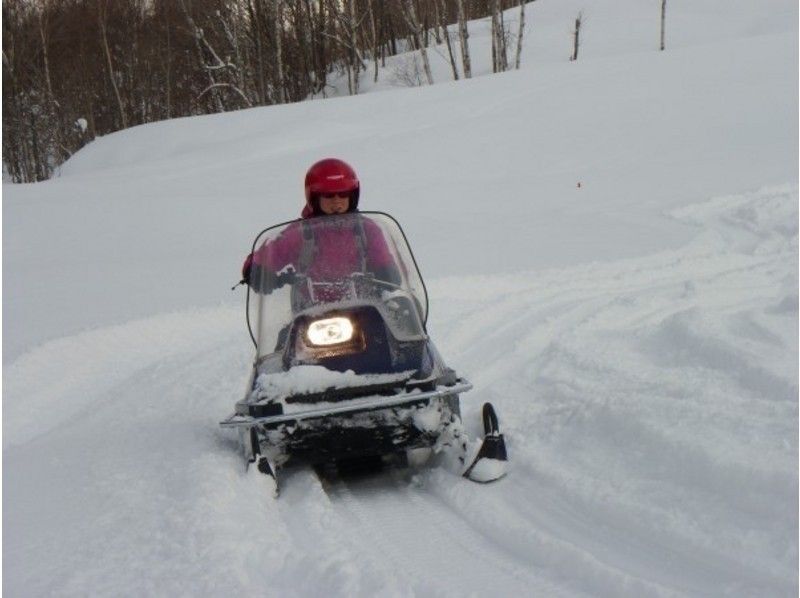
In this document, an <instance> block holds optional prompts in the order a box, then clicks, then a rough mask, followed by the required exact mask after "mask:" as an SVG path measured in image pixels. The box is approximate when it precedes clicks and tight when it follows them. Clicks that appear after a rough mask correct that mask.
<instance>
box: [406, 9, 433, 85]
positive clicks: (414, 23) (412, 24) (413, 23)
mask: <svg viewBox="0 0 800 598" xmlns="http://www.w3.org/2000/svg"><path fill="white" fill-rule="evenodd" d="M404 5H405V9H406V20H407V21H408V25H409V28H410V29H411V30H412V36H413V38H414V43H415V44H416V45H417V47H418V48H419V53H420V56H422V68H423V69H424V71H425V78H426V79H427V80H428V85H433V74H432V73H431V63H430V61H429V60H428V50H427V48H426V47H425V45H424V44H423V43H422V31H421V27H420V24H419V20H418V19H417V11H416V9H415V8H414V0H404Z"/></svg>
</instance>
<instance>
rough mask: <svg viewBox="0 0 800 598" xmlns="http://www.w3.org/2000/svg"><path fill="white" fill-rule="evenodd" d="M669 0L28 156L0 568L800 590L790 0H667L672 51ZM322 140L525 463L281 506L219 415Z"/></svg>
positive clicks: (379, 589)
mask: <svg viewBox="0 0 800 598" xmlns="http://www.w3.org/2000/svg"><path fill="white" fill-rule="evenodd" d="M652 4H653V6H652V7H649V6H648V7H647V8H645V5H644V4H643V3H641V2H635V1H634V0H618V1H617V2H600V1H598V2H592V3H590V4H588V5H583V4H581V3H579V2H573V1H572V0H569V1H566V0H565V1H564V2H556V1H554V0H538V1H537V2H536V3H534V4H531V5H529V6H528V15H527V17H528V20H529V23H531V29H529V31H528V33H527V34H526V35H527V36H528V37H527V39H528V40H529V43H528V45H527V46H526V49H525V54H524V56H523V69H522V70H520V71H517V72H511V73H506V74H503V75H499V76H492V77H488V76H484V77H477V78H475V79H472V80H470V81H462V82H459V83H439V84H437V85H435V86H433V87H423V88H416V89H392V85H391V84H390V83H388V81H389V80H390V78H391V76H392V73H391V69H392V67H391V65H390V66H388V67H387V70H386V71H385V72H384V73H382V75H381V76H382V81H383V83H379V84H378V85H375V86H374V89H371V87H373V86H371V85H367V86H366V91H368V92H369V91H383V92H384V93H365V94H364V95H362V96H359V97H355V98H337V99H332V100H325V101H312V102H306V103H302V104H295V105H290V106H282V107H273V108H265V109H255V110H248V111H242V112H237V113H233V114H225V115H216V116H209V117H203V118H194V119H182V120H175V121H169V122H164V123H157V124H154V125H148V126H144V127H137V128H135V129H131V130H128V131H124V132H121V133H118V134H115V135H111V136H108V137H106V138H104V139H100V140H98V141H96V142H95V143H93V144H91V145H90V146H88V147H87V148H85V149H84V150H82V151H81V152H80V153H79V154H78V155H76V156H75V157H74V158H73V159H72V160H71V161H70V162H68V163H67V164H66V165H65V167H64V168H63V172H62V175H61V176H60V177H59V178H57V179H54V180H52V181H49V182H46V183H41V184H37V185H24V186H11V185H4V186H3V192H4V197H3V217H4V218H3V267H4V275H3V283H4V285H3V288H4V294H3V316H4V317H3V320H4V326H3V333H4V334H3V353H4V354H3V362H4V369H3V482H4V485H3V524H4V535H3V574H4V576H3V590H4V591H5V592H6V594H7V595H9V596H42V595H81V596H82V595H103V596H120V595H122V596H134V595H135V596H140V595H220V594H259V595H261V594H266V595H276V596H278V595H279V596H312V595H319V594H321V593H325V594H331V595H341V596H345V595H347V596H350V595H364V596H366V595H374V594H381V595H393V596H394V595H396V596H410V595H417V596H462V595H465V594H466V595H472V594H475V595H477V594H483V593H486V592H487V591H492V592H494V593H496V594H497V595H546V596H551V595H552V596H559V595H565V596H578V595H589V596H643V595H702V596H707V595H737V596H756V595H758V596H761V595H769V596H793V595H796V594H797V590H798V569H797V562H798V542H797V532H798V512H797V501H798V462H797V451H798V435H797V420H798V410H797V406H798V402H797V398H798V397H797V394H798V371H797V360H798V337H797V327H798V274H797V273H798V257H797V256H798V244H797V231H798V226H797V222H798V191H797V160H798V152H797V129H798V123H797V72H798V68H797V31H796V23H797V6H796V3H794V2H789V1H786V0H774V1H771V2H760V3H752V2H729V1H727V2H723V1H721V0H703V1H697V0H695V1H694V2H688V1H683V2H681V1H678V0H676V1H675V2H672V1H671V2H670V3H669V4H668V11H669V12H668V28H667V33H668V37H667V45H668V51H667V52H663V53H659V52H657V51H655V50H654V49H655V47H656V44H657V41H658V40H657V35H658V8H659V7H658V6H657V4H659V3H656V2H654V3H652ZM580 9H583V10H584V15H585V16H586V18H585V23H584V27H585V30H584V33H583V34H582V35H583V38H584V40H585V44H584V47H583V48H582V50H581V58H580V60H579V61H578V62H577V63H569V62H568V61H567V57H568V55H569V50H570V37H569V31H570V26H571V20H572V19H574V16H575V14H576V13H577V10H580ZM650 13H652V14H650ZM511 14H513V13H511ZM485 27H486V25H485V23H473V29H472V34H473V35H472V38H471V41H472V42H473V46H472V48H473V54H474V55H473V60H474V61H475V62H476V63H477V65H476V71H477V72H479V73H480V72H484V73H485V72H486V71H487V66H486V65H487V58H488V55H489V51H488V46H487V40H486V36H485ZM433 55H434V56H435V57H436V59H437V61H438V62H437V66H435V68H436V77H437V81H444V79H445V78H446V76H447V75H446V73H447V71H446V69H447V68H448V67H447V64H446V62H445V61H444V59H443V58H442V57H441V56H439V55H437V54H436V53H433ZM328 155H335V156H340V157H343V158H345V159H347V160H349V161H350V162H351V163H353V164H354V166H355V167H356V168H357V170H358V171H359V174H360V175H361V177H362V181H363V185H364V190H363V194H362V202H363V203H362V205H363V206H364V207H368V208H376V209H384V210H386V211H389V212H391V213H393V214H395V215H396V216H397V217H398V219H399V220H400V221H401V222H402V223H403V224H404V227H405V229H406V233H407V234H408V236H409V239H410V241H411V243H412V244H413V246H414V249H415V252H416V253H417V258H418V260H419V262H420V265H421V268H422V271H423V274H424V275H425V276H426V279H427V282H428V287H429V292H430V295H431V320H430V330H431V332H432V335H433V337H434V339H435V341H436V343H437V345H438V346H439V349H440V350H441V352H442V353H443V355H444V356H445V358H446V359H447V361H448V362H449V363H450V364H451V365H453V366H455V367H456V369H457V370H459V372H460V373H462V374H464V375H466V376H467V377H468V378H470V379H471V381H472V382H473V383H474V384H475V390H473V391H472V392H470V393H467V394H465V395H464V396H463V397H462V401H463V411H464V416H465V420H466V423H467V426H468V427H470V428H471V429H472V431H475V432H477V430H478V410H479V407H480V405H481V404H482V402H483V401H485V400H491V401H492V402H493V403H495V405H496V406H497V408H498V410H499V414H500V418H501V425H503V426H504V430H505V433H506V438H507V442H508V448H509V452H510V456H511V459H512V469H511V471H510V473H509V475H508V476H507V477H506V478H505V479H504V480H502V481H500V482H498V483H496V484H493V485H489V486H479V485H476V484H472V483H470V482H467V481H465V480H462V479H459V478H457V477H455V476H453V475H452V474H451V473H449V472H447V471H445V470H444V469H428V470H422V471H420V472H416V473H411V472H402V471H400V472H388V473H384V474H381V475H377V476H374V477H368V478H365V479H361V480H351V481H349V482H347V483H337V484H333V485H331V486H330V487H327V488H323V487H322V486H321V485H320V483H319V481H318V480H317V478H316V477H315V476H314V475H313V474H312V473H311V472H309V471H304V470H294V471H289V472H287V474H286V476H285V478H284V485H283V494H282V496H281V498H280V499H279V500H277V501H273V500H272V499H270V498H269V497H268V495H267V492H266V490H265V488H263V487H262V486H261V484H260V480H259V479H258V478H257V477H253V476H248V475H245V474H244V472H243V467H242V463H241V457H240V455H239V454H238V453H237V451H236V443H235V440H234V439H233V438H232V437H231V436H230V435H228V433H226V432H223V431H222V430H220V429H219V428H218V426H217V422H218V421H219V420H221V419H222V418H224V417H225V416H227V415H228V414H229V412H230V411H231V409H232V406H233V403H234V402H235V401H236V400H238V399H240V398H241V396H242V393H243V391H244V386H245V382H246V376H247V373H248V365H249V361H250V358H251V354H250V352H251V345H250V342H249V338H248V336H247V333H246V331H245V329H244V324H243V317H242V316H243V313H242V306H241V298H242V297H241V293H240V292H237V293H230V291H229V290H228V289H229V287H230V285H232V284H233V283H234V282H236V279H237V274H238V272H237V271H238V268H239V266H240V263H241V259H242V257H243V255H244V253H245V252H246V250H247V247H248V246H249V244H250V242H251V240H252V237H253V236H254V234H255V233H256V232H257V231H258V230H259V229H260V228H261V227H262V226H264V225H266V224H269V223H272V222H277V221H282V220H286V219H288V218H292V217H294V216H295V215H296V214H297V213H298V212H299V209H300V206H301V181H302V176H303V174H304V172H305V169H306V168H307V167H308V165H309V164H310V163H311V162H313V161H314V160H316V159H318V158H320V157H324V156H328ZM578 182H580V183H581V186H580V187H578V185H577V183H578Z"/></svg>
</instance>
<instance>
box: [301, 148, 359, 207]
mask: <svg viewBox="0 0 800 598" xmlns="http://www.w3.org/2000/svg"><path fill="white" fill-rule="evenodd" d="M360 190H361V184H360V183H359V182H358V176H357V175H356V171H355V170H353V169H352V167H351V166H350V165H349V164H348V163H347V162H344V161H343V160H337V159H336V158H326V159H324V160H320V161H319V162H317V163H316V164H314V165H313V166H311V168H309V169H308V172H307V173H306V206H307V208H308V209H310V210H311V211H313V213H318V208H319V202H318V199H319V196H320V195H322V194H326V193H349V194H350V211H351V212H352V211H354V210H355V209H356V208H357V207H358V196H359V192H360Z"/></svg>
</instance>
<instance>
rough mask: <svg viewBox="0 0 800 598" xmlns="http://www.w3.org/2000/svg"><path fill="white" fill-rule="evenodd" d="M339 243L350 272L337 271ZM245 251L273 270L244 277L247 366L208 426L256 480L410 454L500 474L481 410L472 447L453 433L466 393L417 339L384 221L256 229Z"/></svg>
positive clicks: (411, 275) (399, 234) (408, 258)
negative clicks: (234, 393)
mask: <svg viewBox="0 0 800 598" xmlns="http://www.w3.org/2000/svg"><path fill="white" fill-rule="evenodd" d="M326 235H327V236H326ZM331 235H338V237H335V238H336V239H338V240H337V241H336V245H335V246H334V249H335V251H334V252H335V253H336V254H337V256H325V255H323V254H324V253H325V251H332V250H331V249H330V248H326V246H325V243H324V242H323V241H324V240H325V239H328V238H331ZM342 235H344V236H342ZM343 238H344V239H348V242H347V243H342V241H341V239H343ZM348 244H349V245H352V246H353V247H354V248H355V249H353V250H351V252H352V253H354V255H355V256H356V259H355V262H356V264H357V265H356V267H353V265H352V264H350V265H349V266H348V267H344V268H343V267H342V266H341V264H340V265H339V266H338V267H337V266H336V261H337V259H339V255H340V254H342V253H346V252H347V251H346V250H347V248H346V247H344V246H345V245H348ZM329 245H330V243H329ZM287 246H288V247H289V248H290V250H291V251H288V253H287V251H286V247H287ZM252 249H253V253H252V255H254V256H258V257H257V258H256V262H258V261H259V260H261V261H262V262H264V263H276V264H278V265H282V266H283V267H282V268H281V270H280V271H279V272H274V271H272V270H271V269H270V268H267V267H263V268H260V267H255V268H254V271H253V272H252V274H251V275H250V278H249V281H248V282H249V285H248V289H247V308H246V309H247V325H248V329H249V331H250V336H251V338H252V340H253V343H254V345H255V348H256V355H255V362H254V365H253V369H252V373H251V376H250V380H249V383H248V385H247V391H246V394H245V397H244V399H242V400H241V401H239V402H238V403H236V407H235V413H234V414H233V415H231V416H230V417H228V418H227V419H226V420H224V421H223V422H221V423H220V425H221V426H222V427H224V428H235V429H237V430H238V431H239V438H240V441H241V444H242V447H243V451H244V456H245V459H246V461H247V463H248V464H252V465H254V466H255V467H256V468H257V470H258V471H259V472H261V473H263V474H265V475H266V476H269V478H270V480H271V481H272V483H273V484H274V486H273V489H274V492H275V494H276V495H277V493H278V480H277V473H278V471H279V470H280V468H282V467H283V466H285V465H287V464H291V463H306V464H310V465H315V466H317V465H328V464H343V463H347V462H352V461H353V460H358V459H364V458H376V457H377V458H382V459H386V460H389V461H392V460H393V461H395V462H399V463H401V464H402V463H407V462H408V459H407V456H408V455H410V454H414V449H432V450H428V451H427V452H428V453H431V452H432V453H440V452H443V453H445V454H447V455H449V456H450V457H451V461H452V462H454V463H458V464H459V468H460V470H461V471H460V473H461V474H462V475H463V476H465V477H467V478H468V479H470V480H473V481H477V482H490V481H494V480H496V479H499V478H500V477H502V476H503V475H504V474H505V469H506V461H507V455H506V447H505V441H504V439H503V435H502V434H501V433H500V430H499V426H498V421H497V415H496V413H495V410H494V408H493V407H492V405H491V404H490V403H486V404H484V406H483V425H484V432H485V437H484V438H483V439H482V440H481V441H472V440H470V439H469V438H468V437H467V435H466V433H465V432H464V429H463V426H462V424H461V409H460V401H459V394H460V393H463V392H466V391H468V390H470V389H471V388H472V385H471V384H470V383H469V382H468V381H467V380H465V379H464V378H462V377H459V376H458V375H457V374H456V373H455V371H453V370H452V369H450V368H448V367H447V366H446V365H445V363H444V361H443V360H442V357H441V356H440V355H439V353H438V352H437V350H436V348H435V346H434V345H433V343H432V342H431V339H430V338H429V336H428V334H427V330H426V322H427V317H428V296H427V291H426V289H425V285H424V283H423V281H422V277H421V275H420V273H419V269H418V267H417V264H416V261H415V259H414V256H413V253H412V252H411V249H410V247H409V245H408V242H407V240H406V237H405V234H404V233H403V231H402V229H401V228H400V225H399V224H398V223H397V221H396V220H395V219H394V218H392V217H391V216H389V215H388V214H385V213H382V212H354V213H346V214H339V215H332V216H325V217H321V218H311V219H301V220H294V221H291V222H285V223H282V224H278V225H275V226H272V227H270V228H267V229H265V230H264V231H262V232H261V233H260V234H259V235H258V236H257V237H256V239H255V241H254V242H253V246H252ZM276 256H277V257H276ZM281 256H282V260H278V258H280V257H281ZM287 256H288V257H287ZM284 262H285V264H284ZM339 262H341V259H339ZM378 262H381V263H382V264H383V266H384V267H376V266H375V265H374V264H375V263H378ZM332 263H333V264H334V265H333V266H330V264H332ZM386 264H390V267H388V268H387V267H385V265H386ZM425 452H426V451H422V453H423V454H424V453H425ZM416 454H419V451H417V453H416Z"/></svg>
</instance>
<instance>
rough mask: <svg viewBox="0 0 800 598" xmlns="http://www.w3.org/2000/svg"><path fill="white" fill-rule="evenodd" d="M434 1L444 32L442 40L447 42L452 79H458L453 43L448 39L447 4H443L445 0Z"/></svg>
mask: <svg viewBox="0 0 800 598" xmlns="http://www.w3.org/2000/svg"><path fill="white" fill-rule="evenodd" d="M434 3H435V4H434V6H435V7H436V16H437V17H438V20H439V25H440V26H441V28H442V31H443V32H444V41H445V43H446V44H447V55H448V57H449V58H450V68H451V69H453V79H454V80H455V81H458V66H457V65H456V57H455V54H454V53H453V44H452V42H451V41H450V30H449V29H448V28H447V5H446V4H445V0H434Z"/></svg>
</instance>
